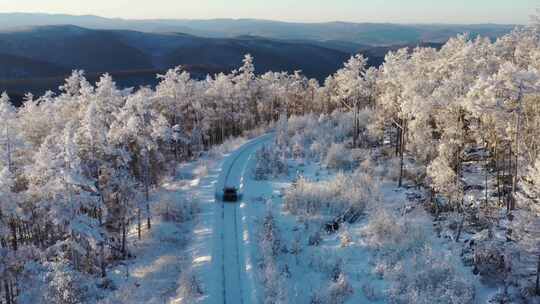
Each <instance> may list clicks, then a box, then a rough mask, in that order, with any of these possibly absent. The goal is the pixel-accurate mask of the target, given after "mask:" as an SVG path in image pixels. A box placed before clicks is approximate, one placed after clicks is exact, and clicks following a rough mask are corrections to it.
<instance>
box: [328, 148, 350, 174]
mask: <svg viewBox="0 0 540 304" xmlns="http://www.w3.org/2000/svg"><path fill="white" fill-rule="evenodd" d="M324 164H325V165H326V167H328V168H331V169H342V170H345V169H349V168H350V167H351V166H352V156H351V151H350V150H349V149H347V148H345V145H343V144H332V145H331V146H330V149H329V150H328V154H327V155H326V158H325V160H324Z"/></svg>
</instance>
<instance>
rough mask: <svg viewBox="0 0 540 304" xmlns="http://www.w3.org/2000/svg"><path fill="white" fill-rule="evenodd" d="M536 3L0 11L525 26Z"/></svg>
mask: <svg viewBox="0 0 540 304" xmlns="http://www.w3.org/2000/svg"><path fill="white" fill-rule="evenodd" d="M536 8H540V0H142V1H141V0H0V12H47V13H67V14H77V15H83V14H93V15H101V16H105V17H122V18H139V19H152V18H177V19H184V18H189V19H208V18H260V19H274V20H287V21H308V22H315V21H336V20H339V21H355V22H401V23H411V22H424V23H425V22H443V23H485V22H493V23H521V24H523V23H527V22H528V21H529V15H531V14H533V13H535V10H536Z"/></svg>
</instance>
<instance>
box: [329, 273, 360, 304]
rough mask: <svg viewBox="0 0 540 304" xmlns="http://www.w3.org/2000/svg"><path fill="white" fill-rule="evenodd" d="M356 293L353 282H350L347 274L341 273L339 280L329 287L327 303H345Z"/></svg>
mask: <svg viewBox="0 0 540 304" xmlns="http://www.w3.org/2000/svg"><path fill="white" fill-rule="evenodd" d="M353 293H354V291H353V288H352V286H351V284H350V283H349V282H348V280H347V277H346V276H345V274H343V273H340V274H339V276H338V278H337V280H336V281H335V282H332V283H331V284H330V286H329V287H328V296H327V300H326V303H329V304H343V303H345V302H346V301H347V299H349V298H350V297H351V296H352V294H353Z"/></svg>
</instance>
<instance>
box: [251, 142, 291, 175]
mask: <svg viewBox="0 0 540 304" xmlns="http://www.w3.org/2000/svg"><path fill="white" fill-rule="evenodd" d="M255 160H256V163H255V168H254V169H253V177H254V178H255V180H266V179H268V178H270V177H277V176H280V175H286V174H287V173H288V165H287V160H286V158H284V157H283V153H282V151H281V150H279V149H277V148H275V147H273V146H264V147H262V148H261V149H259V150H258V151H257V153H256V154H255Z"/></svg>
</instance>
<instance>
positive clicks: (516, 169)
mask: <svg viewBox="0 0 540 304" xmlns="http://www.w3.org/2000/svg"><path fill="white" fill-rule="evenodd" d="M520 116H521V115H520V113H519V112H518V113H517V114H516V137H515V139H514V141H515V143H516V148H515V152H514V153H515V160H514V178H513V179H512V202H511V204H510V210H514V209H515V201H516V191H517V182H518V173H519V166H518V164H519V133H520V129H521V119H520Z"/></svg>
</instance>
